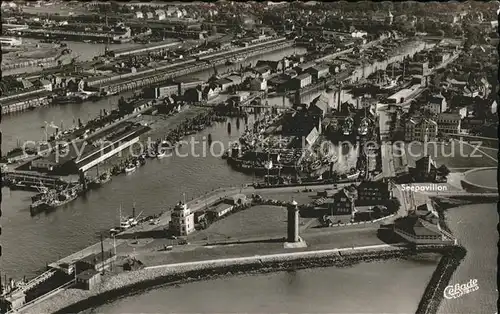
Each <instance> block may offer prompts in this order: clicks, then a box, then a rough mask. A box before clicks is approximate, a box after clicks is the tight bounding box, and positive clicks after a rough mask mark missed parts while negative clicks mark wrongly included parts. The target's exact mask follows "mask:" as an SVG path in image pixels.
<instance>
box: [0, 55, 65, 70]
mask: <svg viewBox="0 0 500 314" xmlns="http://www.w3.org/2000/svg"><path fill="white" fill-rule="evenodd" d="M56 59H57V57H48V58H41V59H32V60H28V61H23V62H18V63H7V64H2V66H1V69H2V71H5V70H12V69H18V68H27V67H31V66H35V65H39V64H43V65H46V64H51V63H53V62H55V61H57V60H56Z"/></svg>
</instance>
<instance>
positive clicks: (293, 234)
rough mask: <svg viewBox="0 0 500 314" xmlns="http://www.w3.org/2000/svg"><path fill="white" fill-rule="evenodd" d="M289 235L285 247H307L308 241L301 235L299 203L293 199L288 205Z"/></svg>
mask: <svg viewBox="0 0 500 314" xmlns="http://www.w3.org/2000/svg"><path fill="white" fill-rule="evenodd" d="M286 209H287V216H288V217H287V237H286V242H285V245H284V248H285V249H296V248H304V247H307V244H306V242H305V241H304V240H303V239H302V238H301V237H300V236H299V204H297V202H296V201H295V200H292V201H291V202H290V203H289V204H288V205H287V208H286Z"/></svg>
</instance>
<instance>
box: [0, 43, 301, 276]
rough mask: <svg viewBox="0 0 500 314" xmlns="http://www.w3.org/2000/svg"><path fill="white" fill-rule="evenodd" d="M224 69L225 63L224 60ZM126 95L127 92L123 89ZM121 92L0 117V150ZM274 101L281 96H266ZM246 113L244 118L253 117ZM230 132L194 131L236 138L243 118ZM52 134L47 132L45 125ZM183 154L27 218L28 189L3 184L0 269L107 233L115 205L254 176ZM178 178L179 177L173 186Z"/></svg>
mask: <svg viewBox="0 0 500 314" xmlns="http://www.w3.org/2000/svg"><path fill="white" fill-rule="evenodd" d="M303 52H304V50H300V49H294V48H290V49H286V50H281V51H278V52H275V53H271V54H266V55H263V56H260V57H254V58H251V59H248V60H246V61H245V62H253V63H255V62H257V60H259V59H268V60H279V59H281V58H283V57H284V56H285V55H286V54H293V53H303ZM222 68H223V69H222V71H227V69H226V68H227V67H222ZM212 74H213V72H210V71H205V72H201V73H197V74H196V75H197V76H198V77H202V78H205V79H206V78H208V77H209V76H210V75H212ZM125 96H126V95H125ZM119 97H120V96H112V97H110V98H106V99H102V100H100V101H97V102H84V103H82V104H68V105H61V106H50V107H44V108H37V109H35V110H33V111H28V112H23V113H19V114H14V115H8V116H4V117H3V118H2V124H1V127H2V136H3V138H2V151H3V152H7V151H9V150H11V149H13V148H15V147H16V145H17V144H18V142H21V143H22V142H23V141H28V140H34V141H40V140H42V139H43V138H44V137H45V135H44V132H43V129H42V128H41V126H42V125H43V124H44V121H47V122H49V123H50V122H52V121H53V122H54V124H56V125H60V124H61V122H62V123H63V126H64V128H68V127H70V126H71V125H73V123H74V121H75V120H76V121H77V120H78V118H80V119H81V120H82V123H85V122H86V121H88V120H89V119H91V118H94V117H96V116H97V115H99V112H100V110H101V109H106V110H108V111H109V110H111V109H113V108H116V107H117V102H118V99H119ZM270 102H279V103H280V104H281V102H282V98H281V97H278V98H276V99H271V100H270ZM251 121H252V120H251V119H250V120H249V123H251ZM230 122H231V125H232V126H233V128H232V131H231V133H230V134H228V132H227V124H226V123H217V124H216V125H215V126H213V127H211V128H208V129H206V130H205V131H203V132H201V133H199V134H197V135H196V139H197V140H198V141H203V138H204V137H205V138H206V137H207V136H208V134H211V135H212V138H213V140H214V141H215V140H218V141H221V142H229V141H235V140H237V139H238V138H239V136H240V135H241V134H242V133H243V131H244V129H245V128H244V121H240V122H241V127H240V128H239V129H237V128H236V127H235V126H236V121H235V120H231V121H230ZM49 135H50V131H49ZM196 147H197V151H196V153H197V154H201V153H202V151H201V150H202V149H203V147H202V145H197V146H196ZM188 155H189V156H188V157H186V158H175V157H171V158H164V159H161V160H152V161H151V162H148V163H147V164H146V165H145V166H144V167H140V168H139V169H138V170H137V171H136V172H135V173H133V174H130V175H121V176H118V177H114V178H113V180H112V181H111V182H110V183H108V184H106V185H104V186H103V187H102V188H100V189H98V190H93V191H90V192H89V193H87V195H86V196H84V197H80V198H78V199H76V200H75V201H73V202H71V203H69V204H67V205H65V206H63V207H61V208H57V209H56V210H54V211H53V212H49V213H46V214H41V215H38V216H35V217H30V211H29V205H30V204H31V196H33V195H34V193H30V192H24V191H10V190H9V189H8V188H3V189H2V194H3V199H2V225H3V226H8V228H7V227H5V228H3V230H2V251H3V252H2V256H1V258H0V265H1V266H0V267H1V270H2V275H7V277H8V278H10V277H12V278H14V279H22V277H23V276H24V275H26V276H27V277H28V278H29V277H31V276H34V275H36V273H37V272H39V271H40V270H41V269H43V268H44V267H45V265H46V264H47V263H51V262H54V261H56V260H58V259H59V258H62V257H64V256H66V255H69V254H71V253H73V252H75V251H77V250H81V249H83V248H85V247H86V246H88V245H90V244H93V243H95V242H97V241H98V239H99V237H98V236H99V233H100V232H107V231H108V230H109V229H110V228H112V227H114V226H116V225H117V224H119V221H118V220H119V218H118V216H119V214H118V213H119V207H120V205H122V206H123V211H124V213H123V214H124V215H125V214H126V210H130V211H132V205H133V203H134V202H135V203H136V208H137V210H138V212H140V211H142V210H144V215H146V216H147V215H152V214H156V213H159V212H161V211H163V210H166V209H168V208H169V207H171V206H173V205H175V203H176V202H177V201H179V199H181V198H182V193H183V192H185V193H186V197H187V198H188V199H190V198H194V197H197V196H200V195H201V194H203V193H205V192H208V191H211V190H212V189H214V188H217V187H222V186H239V185H242V184H244V183H249V182H252V180H253V178H252V176H246V175H243V174H241V173H238V172H236V171H234V170H232V169H231V168H230V167H228V166H227V163H226V161H225V160H223V159H221V158H217V157H215V156H211V155H210V154H207V156H206V157H198V158H196V157H194V156H193V154H191V153H189V154H188ZM179 182H184V183H185V184H183V185H179Z"/></svg>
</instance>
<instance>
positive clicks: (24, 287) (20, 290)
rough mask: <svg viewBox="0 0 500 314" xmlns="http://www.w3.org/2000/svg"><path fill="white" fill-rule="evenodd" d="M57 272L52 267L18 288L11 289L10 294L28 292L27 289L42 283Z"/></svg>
mask: <svg viewBox="0 0 500 314" xmlns="http://www.w3.org/2000/svg"><path fill="white" fill-rule="evenodd" d="M55 274H56V272H55V270H52V269H51V270H48V271H46V272H44V273H43V274H40V275H39V276H37V277H35V278H33V279H31V280H30V281H28V282H27V283H25V284H23V285H21V286H20V287H18V288H17V289H15V290H13V291H11V292H10V293H9V294H10V295H15V294H18V293H26V292H27V291H29V290H31V289H33V288H35V287H36V286H38V285H40V284H41V283H43V282H45V281H47V280H49V279H50V278H52V276H54V275H55Z"/></svg>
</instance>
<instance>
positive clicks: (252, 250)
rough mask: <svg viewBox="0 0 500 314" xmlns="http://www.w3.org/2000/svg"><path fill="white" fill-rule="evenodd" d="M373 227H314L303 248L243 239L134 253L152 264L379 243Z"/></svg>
mask: <svg viewBox="0 0 500 314" xmlns="http://www.w3.org/2000/svg"><path fill="white" fill-rule="evenodd" d="M377 226H378V225H377ZM376 229H377V228H376V227H371V228H355V229H354V228H350V229H341V228H329V229H316V230H315V232H312V233H304V234H301V236H302V238H303V239H304V240H305V241H306V243H307V244H308V246H307V247H306V248H299V249H293V250H290V249H285V248H284V247H283V243H282V242H274V243H246V244H233V245H217V246H180V247H175V248H174V249H173V250H172V251H165V252H151V251H149V252H141V253H139V254H136V255H135V257H136V258H137V259H139V260H140V261H142V262H143V263H144V264H145V265H146V266H153V265H161V264H166V263H183V262H194V261H203V260H210V259H220V258H233V257H243V256H254V255H264V254H279V253H291V252H296V251H313V250H324V249H332V248H345V247H352V246H367V245H378V244H383V243H384V242H383V241H382V240H380V239H379V238H378V237H377V231H376Z"/></svg>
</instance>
